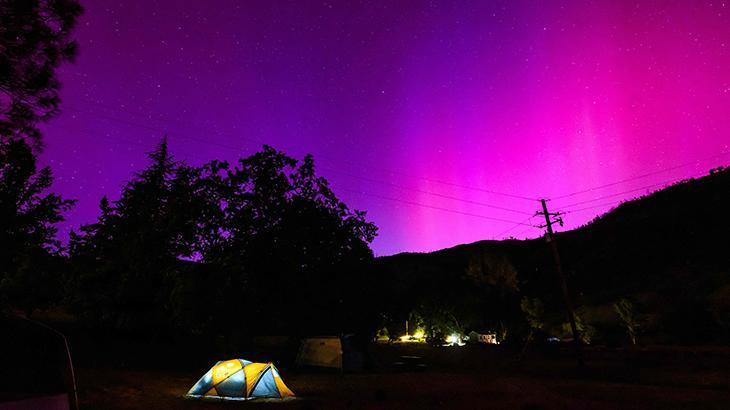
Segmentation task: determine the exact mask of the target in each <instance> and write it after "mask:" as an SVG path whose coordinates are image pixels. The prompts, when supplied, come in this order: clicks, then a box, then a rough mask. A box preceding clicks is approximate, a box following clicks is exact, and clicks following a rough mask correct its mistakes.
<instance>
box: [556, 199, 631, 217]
mask: <svg viewBox="0 0 730 410" xmlns="http://www.w3.org/2000/svg"><path fill="white" fill-rule="evenodd" d="M626 201H627V198H624V199H619V200H617V201H611V202H607V203H605V204H599V205H593V206H589V207H585V208H579V209H571V210H568V211H564V212H563V213H565V214H572V213H576V212H582V211H587V210H589V209H596V208H601V207H604V206H609V205H615V204H620V203H622V202H626Z"/></svg>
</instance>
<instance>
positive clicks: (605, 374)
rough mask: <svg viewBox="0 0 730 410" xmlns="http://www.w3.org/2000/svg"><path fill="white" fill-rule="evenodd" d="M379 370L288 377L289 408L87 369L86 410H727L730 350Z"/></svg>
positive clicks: (467, 351) (165, 379)
mask: <svg viewBox="0 0 730 410" xmlns="http://www.w3.org/2000/svg"><path fill="white" fill-rule="evenodd" d="M401 354H417V355H420V356H423V357H424V360H425V362H426V363H427V364H429V368H428V369H427V370H426V371H423V372H395V371H394V370H393V369H392V367H390V366H389V364H390V363H392V360H394V359H395V358H397V356H398V355H401ZM373 357H374V359H375V363H376V367H375V369H373V370H372V371H370V372H366V373H361V374H337V373H322V372H301V371H294V370H290V369H282V377H283V378H284V381H285V382H286V383H287V385H288V386H289V387H290V388H291V389H292V390H293V391H294V392H295V393H296V394H297V396H298V398H297V399H296V400H293V401H288V402H256V401H251V402H243V403H241V402H224V403H217V402H214V403H210V402H201V401H190V400H184V399H182V396H183V395H184V394H185V393H186V391H187V389H189V388H190V386H192V385H193V383H194V382H195V381H196V380H197V379H198V378H199V377H200V376H201V375H202V374H203V372H204V371H205V370H207V369H197V370H190V371H176V372H164V371H141V370H136V371H135V370H120V369H109V368H93V369H92V368H82V369H79V376H78V379H79V380H78V383H79V386H80V387H79V389H80V398H81V404H82V408H87V409H109V410H115V409H120V410H121V409H140V408H146V409H216V408H217V409H239V408H240V409H250V408H269V409H274V408H287V409H320V408H321V409H338V408H342V409H344V408H348V409H349V408H369V409H370V408H372V409H376V408H399V409H403V408H412V409H416V408H418V409H423V408H472V409H474V408H523V409H564V408H579V409H582V408H586V409H588V408H590V409H613V408H622V409H624V408H651V409H673V408H687V409H695V408H717V409H724V408H727V404H728V403H730V371H728V369H730V365H729V361H730V351H729V350H727V349H720V350H712V349H710V350H697V349H644V350H639V351H634V352H625V351H622V350H598V349H594V350H591V351H588V352H587V353H586V357H587V359H588V362H589V367H588V369H587V370H584V371H577V370H576V368H575V366H574V365H573V362H572V360H570V358H569V357H568V356H567V355H566V354H565V352H557V353H556V352H553V353H550V352H547V353H546V352H541V353H537V352H535V353H533V354H531V355H529V356H528V357H526V358H525V359H524V360H523V361H522V362H516V361H514V360H513V356H512V355H510V354H508V353H506V352H504V351H501V350H498V349H484V348H441V349H433V348H428V347H426V346H407V347H394V346H381V347H378V348H376V349H375V351H374V354H373Z"/></svg>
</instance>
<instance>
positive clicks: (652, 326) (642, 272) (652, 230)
mask: <svg viewBox="0 0 730 410" xmlns="http://www.w3.org/2000/svg"><path fill="white" fill-rule="evenodd" d="M729 209H730V170H728V169H724V170H715V171H714V172H712V173H711V174H710V175H708V176H705V177H702V178H698V179H690V180H687V181H683V182H681V183H677V184H675V185H673V186H670V187H668V188H665V189H663V190H661V191H658V192H655V193H652V194H650V195H647V196H644V197H641V198H638V199H635V200H632V201H629V202H625V203H623V204H621V205H620V206H618V207H617V208H615V209H613V210H612V211H610V212H608V213H606V214H604V215H602V216H600V217H598V218H596V219H595V220H593V221H592V222H590V223H589V224H587V225H585V226H583V227H581V228H578V229H575V230H572V231H567V232H562V233H559V234H557V240H558V245H559V248H560V252H561V255H562V257H563V262H564V266H565V268H566V271H567V272H568V273H569V285H570V287H571V291H572V292H573V294H574V300H575V302H576V303H577V305H578V306H579V307H580V309H579V314H580V315H581V316H582V318H583V319H584V321H585V322H586V323H587V324H588V325H590V326H593V327H595V328H596V330H597V332H596V337H597V338H596V340H609V341H610V340H611V339H612V338H614V339H615V338H617V337H620V335H621V329H620V324H619V323H618V318H617V315H616V313H615V312H614V309H613V306H612V305H613V303H615V302H616V301H617V300H619V299H621V298H627V299H629V300H631V301H632V302H633V303H634V306H635V308H636V311H637V314H638V315H639V316H640V318H641V322H642V326H641V330H642V333H641V335H642V336H643V337H640V339H642V338H643V339H644V340H650V341H655V340H656V341H664V342H695V341H714V340H721V339H723V338H727V336H728V327H729V326H730V254H729V250H730V247H729V246H728V245H729V241H728V231H729V228H730V220H729V219H728V217H727V215H726V213H727V210H729ZM377 262H378V267H379V273H380V274H381V275H382V276H381V278H382V280H384V281H386V282H388V281H392V282H393V283H392V285H393V287H394V289H395V290H394V292H395V294H394V295H392V296H390V297H389V296H388V295H385V297H384V298H383V300H382V303H383V304H384V306H385V307H386V308H385V311H386V312H388V313H387V314H386V316H387V319H391V320H396V321H397V320H400V319H402V315H403V314H406V315H408V312H412V311H416V312H418V315H419V317H422V316H424V313H423V312H427V311H431V310H433V309H434V308H436V306H439V307H438V308H436V309H437V310H438V309H446V310H449V312H450V313H449V314H450V315H453V316H455V317H456V320H457V321H459V319H461V320H460V322H459V323H458V327H459V328H460V329H467V328H469V327H474V328H477V327H481V328H484V327H487V328H494V329H496V328H497V327H499V326H505V323H510V324H511V325H510V326H511V327H512V328H513V330H516V331H518V332H519V331H520V330H521V329H523V328H524V323H522V324H520V318H521V316H522V314H521V312H520V310H519V300H520V298H522V297H525V296H527V297H533V298H534V297H537V298H540V299H541V300H543V301H544V303H545V307H546V309H545V310H546V320H547V322H548V327H547V328H548V329H549V330H550V331H551V332H552V333H560V332H561V324H562V322H563V321H564V317H565V316H564V308H563V302H562V298H561V297H560V294H559V292H558V291H559V288H558V279H557V276H556V274H555V270H554V266H553V263H552V258H551V255H550V253H549V248H548V245H547V244H546V242H545V240H544V239H542V238H540V239H533V240H525V241H521V240H505V241H481V242H475V243H471V244H466V245H459V246H456V247H453V248H449V249H444V250H440V251H437V252H431V253H424V254H413V253H404V254H398V255H393V256H388V257H382V258H379V259H378V261H377ZM512 271H514V274H512V273H511V272H512ZM475 272H476V273H477V274H476V277H475ZM515 275H516V280H514V279H510V277H511V276H515ZM510 280H511V281H512V282H514V283H513V284H511V285H510V283H511V282H510ZM505 284H507V285H505ZM398 292H401V293H400V294H399V293H398ZM424 306H427V307H426V308H424ZM428 306H430V307H428ZM425 315H428V313H425ZM460 316H461V317H460ZM513 333H514V332H513Z"/></svg>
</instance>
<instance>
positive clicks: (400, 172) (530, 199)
mask: <svg viewBox="0 0 730 410" xmlns="http://www.w3.org/2000/svg"><path fill="white" fill-rule="evenodd" d="M87 104H90V105H96V106H99V107H102V108H104V109H106V110H115V111H118V112H126V113H128V114H132V115H135V114H133V113H131V112H129V111H124V110H119V109H114V108H111V107H109V106H105V105H102V104H99V103H95V102H90V101H87ZM72 109H74V108H73V106H72ZM74 110H76V111H77V112H82V113H86V114H89V115H97V116H99V117H102V118H104V119H107V120H110V121H117V122H121V123H124V124H127V125H131V126H137V127H141V128H144V129H148V130H153V131H157V132H162V133H168V134H171V133H170V132H169V131H167V130H163V129H160V128H156V127H151V126H149V125H145V124H140V123H137V122H133V121H129V120H123V119H119V118H115V117H109V116H106V115H104V114H99V113H95V112H91V111H85V110H80V109H78V108H75V109H74ZM153 121H157V122H160V123H164V121H162V120H153ZM192 126H193V127H194V128H199V127H197V126H194V125H192ZM174 134H176V135H177V136H180V137H182V138H184V139H189V140H193V141H195V142H199V143H202V144H212V145H217V146H221V147H223V148H227V149H235V150H238V149H240V148H238V147H231V146H228V145H226V144H220V143H217V142H215V141H208V140H202V139H199V138H194V137H190V136H186V135H184V134H181V133H180V132H178V131H175V132H174ZM240 138H241V139H244V140H247V141H251V142H256V143H260V144H266V142H265V141H263V140H259V139H254V138H247V137H240ZM293 151H299V152H300V153H308V152H307V150H304V149H298V150H297V149H294V150H293ZM317 158H318V159H323V160H326V161H329V162H332V163H335V164H336V163H339V162H340V161H339V160H336V159H333V158H330V157H328V156H325V155H318V156H317ZM351 163H352V162H351ZM351 163H350V164H351ZM361 164H362V165H365V166H368V167H370V168H371V169H374V170H378V171H380V172H386V173H391V174H396V175H401V176H405V177H408V178H413V179H420V180H423V181H427V182H431V183H434V184H440V185H446V186H452V187H456V188H462V189H468V190H472V191H477V192H482V193H487V194H491V195H498V196H503V197H507V198H513V199H522V200H527V201H536V200H537V198H531V197H527V196H524V195H516V194H511V193H506V192H500V191H495V190H491V189H485V188H480V187H474V186H469V185H464V184H458V183H453V182H450V181H442V180H438V179H433V178H426V177H423V176H419V175H413V174H409V173H407V172H402V171H398V170H394V169H387V168H380V167H372V166H370V164H365V163H361Z"/></svg>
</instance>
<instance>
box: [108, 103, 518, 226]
mask: <svg viewBox="0 0 730 410" xmlns="http://www.w3.org/2000/svg"><path fill="white" fill-rule="evenodd" d="M106 118H108V119H110V120H112V121H122V122H125V123H126V121H124V120H119V119H116V118H113V117H106ZM130 124H131V123H130ZM145 128H149V129H151V130H154V131H160V130H157V129H155V128H153V127H145ZM110 138H111V137H110ZM124 142H125V143H131V144H135V145H141V144H139V143H135V142H133V141H128V140H124ZM217 145H221V146H223V147H228V148H231V149H235V148H234V147H229V146H226V145H222V144H217ZM383 183H386V182H383ZM387 184H390V183H387ZM392 185H394V186H397V185H396V184H392ZM341 189H342V190H344V191H348V192H353V193H356V194H360V195H366V196H371V197H375V198H380V199H385V200H390V201H396V202H401V203H404V204H409V205H414V206H420V207H424V208H429V209H435V210H440V211H445V212H451V213H455V214H460V215H465V216H472V217H477V218H482V219H488V220H492V221H499V222H506V223H514V224H517V225H526V224H525V223H523V222H515V221H511V220H506V219H501V218H495V217H490V216H486V215H480V214H473V213H469V212H462V211H458V210H455V209H449V208H443V207H437V206H433V205H428V204H422V203H419V202H413V201H408V200H403V199H398V198H392V197H386V196H383V195H378V194H371V193H366V192H363V191H357V190H352V189H346V188H341ZM403 189H408V188H405V187H403ZM413 189H415V188H413ZM423 192H424V193H428V191H423ZM430 194H432V195H437V196H443V197H444V198H450V199H455V200H461V201H466V202H470V203H474V204H479V205H482V206H489V207H493V208H496V209H503V210H509V211H512V212H519V213H522V214H525V212H522V211H517V210H512V209H509V208H503V207H497V206H494V205H489V204H484V203H480V202H476V201H468V200H462V199H460V198H456V197H449V196H445V195H441V194H437V193H430ZM528 219H529V218H528Z"/></svg>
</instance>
